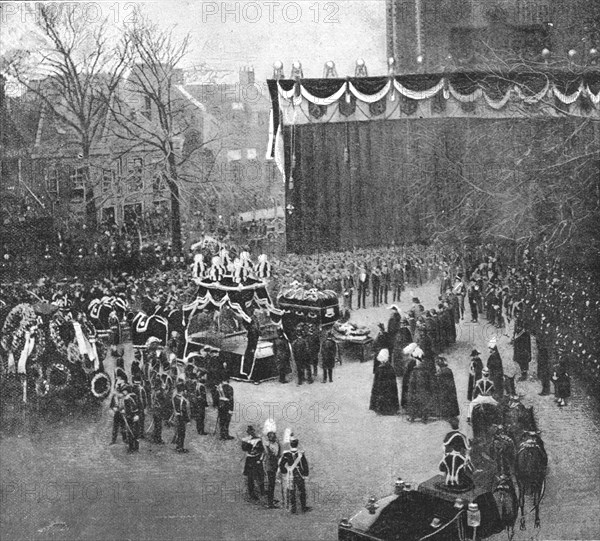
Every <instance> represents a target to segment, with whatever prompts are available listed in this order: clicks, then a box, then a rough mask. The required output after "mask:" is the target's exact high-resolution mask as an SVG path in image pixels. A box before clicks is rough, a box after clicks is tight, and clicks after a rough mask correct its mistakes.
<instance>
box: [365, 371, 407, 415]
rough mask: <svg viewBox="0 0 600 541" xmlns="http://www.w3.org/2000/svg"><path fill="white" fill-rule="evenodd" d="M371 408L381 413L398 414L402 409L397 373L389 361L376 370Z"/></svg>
mask: <svg viewBox="0 0 600 541" xmlns="http://www.w3.org/2000/svg"><path fill="white" fill-rule="evenodd" d="M369 409H371V410H373V411H375V412H377V413H379V414H380V415H396V414H397V413H398V410H399V409H400V403H399V401H398V385H397V384H396V373H395V372H394V369H393V368H392V366H391V365H390V364H389V363H382V364H380V365H379V366H378V367H377V369H376V370H375V376H374V377H373V388H372V389H371V402H370V404H369Z"/></svg>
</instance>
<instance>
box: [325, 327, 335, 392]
mask: <svg viewBox="0 0 600 541" xmlns="http://www.w3.org/2000/svg"><path fill="white" fill-rule="evenodd" d="M336 356H337V344H336V343H335V341H334V340H333V333H332V331H331V329H330V330H329V331H327V336H326V337H325V340H323V345H322V346H321V362H322V363H323V383H326V382H327V379H328V378H329V382H330V383H333V368H334V366H335V358H336Z"/></svg>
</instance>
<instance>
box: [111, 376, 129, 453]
mask: <svg viewBox="0 0 600 541" xmlns="http://www.w3.org/2000/svg"><path fill="white" fill-rule="evenodd" d="M124 390H125V382H124V381H123V380H120V379H119V380H118V381H117V384H116V387H115V390H114V392H113V395H112V397H111V399H110V409H111V410H112V412H113V429H112V440H111V442H110V444H111V445H114V444H115V443H117V435H118V434H119V432H121V437H122V438H123V441H124V442H126V441H127V433H126V428H125V420H124V418H123V412H124V411H125V406H124V404H123V400H124V398H125V393H124Z"/></svg>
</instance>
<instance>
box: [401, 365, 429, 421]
mask: <svg viewBox="0 0 600 541" xmlns="http://www.w3.org/2000/svg"><path fill="white" fill-rule="evenodd" d="M431 383H432V382H431V372H430V371H429V369H428V368H427V367H426V366H425V365H424V364H423V363H421V364H418V365H417V366H415V368H414V369H413V370H412V372H411V374H410V380H409V382H408V401H407V403H406V411H407V413H408V416H409V417H410V418H420V419H426V418H428V417H429V416H430V415H431V413H432V411H431V409H432V408H431V399H432V396H431V390H432V388H431V387H432V385H431Z"/></svg>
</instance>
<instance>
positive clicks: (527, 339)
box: [513, 331, 531, 372]
mask: <svg viewBox="0 0 600 541" xmlns="http://www.w3.org/2000/svg"><path fill="white" fill-rule="evenodd" d="M513 359H514V361H515V362H516V363H517V364H518V365H519V366H520V367H521V372H527V370H529V363H530V362H531V336H530V335H529V333H528V332H527V331H523V332H522V334H517V336H515V339H514V354H513Z"/></svg>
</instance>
